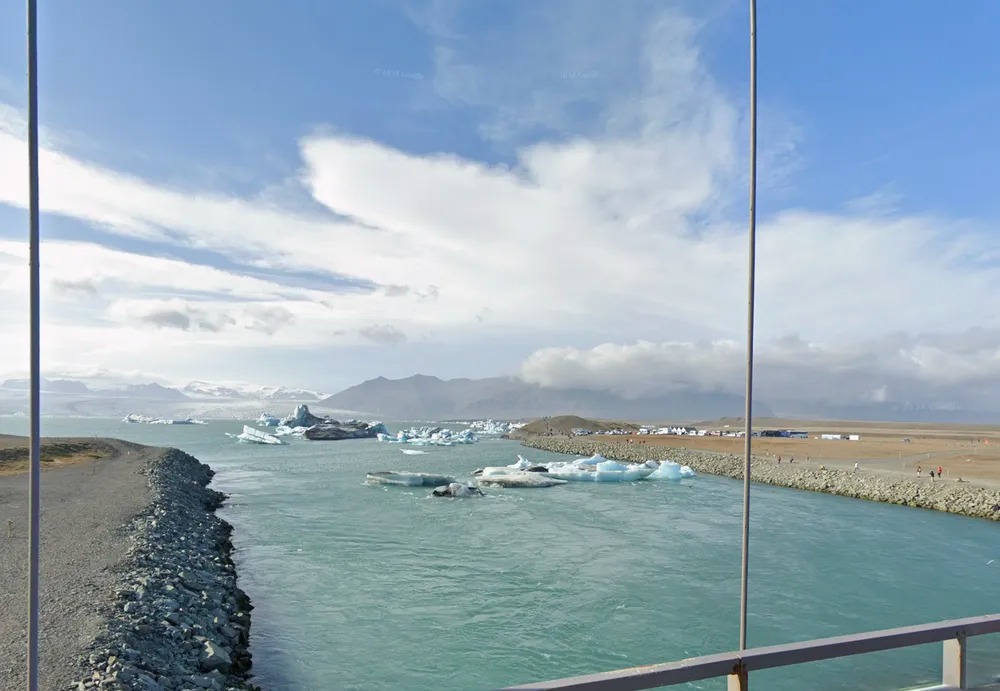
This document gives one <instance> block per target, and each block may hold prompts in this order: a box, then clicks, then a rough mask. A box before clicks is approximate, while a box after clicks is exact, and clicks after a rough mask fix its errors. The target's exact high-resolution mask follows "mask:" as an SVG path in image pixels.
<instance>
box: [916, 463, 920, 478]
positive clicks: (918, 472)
mask: <svg viewBox="0 0 1000 691" xmlns="http://www.w3.org/2000/svg"><path fill="white" fill-rule="evenodd" d="M917 477H920V466H919V465H918V466H917Z"/></svg>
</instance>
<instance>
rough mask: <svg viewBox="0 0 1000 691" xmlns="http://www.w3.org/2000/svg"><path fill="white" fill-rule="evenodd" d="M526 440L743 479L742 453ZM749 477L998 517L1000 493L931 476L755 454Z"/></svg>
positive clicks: (584, 453) (557, 448) (532, 444)
mask: <svg viewBox="0 0 1000 691" xmlns="http://www.w3.org/2000/svg"><path fill="white" fill-rule="evenodd" d="M522 444H524V445H525V446H529V447H532V448H536V449H542V450H545V451H554V452H556V453H566V454H576V455H579V456H591V455H593V454H595V453H599V454H601V455H602V456H604V457H605V458H611V459H614V460H618V461H629V462H631V463H642V462H643V461H646V460H650V459H656V460H662V459H663V458H669V459H670V460H672V461H676V462H677V463H680V464H682V465H687V466H690V467H691V468H692V469H693V470H694V471H695V472H698V473H705V474H708V475H721V476H724V477H729V478H734V479H742V478H743V464H744V459H743V456H736V455H733V454H720V453H712V452H709V451H697V450H694V449H683V448H674V447H663V446H654V445H647V444H634V443H633V444H629V443H626V442H619V441H594V440H587V439H559V438H555V437H531V438H529V439H525V440H523V441H522ZM750 479H751V480H752V481H753V482H760V483H764V484H768V485H777V486H780V487H791V488H793V489H804V490H810V491H813V492H826V493H827V494H838V495H841V496H844V497H854V498H855V499H867V500H869V501H880V502H885V503H888V504H901V505H903V506H912V507H917V508H921V509H934V510H936V511H947V512H948V513H956V514H960V515H963V516H972V517H975V518H987V519H990V520H994V521H997V520H1000V491H997V490H994V489H989V488H986V487H980V486H978V485H975V484H972V483H969V482H960V483H957V482H950V481H948V482H933V483H932V482H930V481H929V480H923V481H914V480H909V479H907V478H904V477H895V476H891V475H884V474H880V473H877V472H859V473H855V472H852V471H850V470H842V469H837V468H816V467H811V466H802V465H797V464H787V463H786V464H784V465H778V464H776V463H775V462H774V461H773V460H771V459H764V458H760V457H754V459H753V462H752V463H751V471H750Z"/></svg>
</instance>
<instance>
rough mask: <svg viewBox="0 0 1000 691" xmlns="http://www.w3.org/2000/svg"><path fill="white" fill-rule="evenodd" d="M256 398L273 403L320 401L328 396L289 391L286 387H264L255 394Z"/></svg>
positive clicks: (315, 392) (312, 392) (306, 391)
mask: <svg viewBox="0 0 1000 691" xmlns="http://www.w3.org/2000/svg"><path fill="white" fill-rule="evenodd" d="M255 393H256V395H255V398H259V399H266V400H271V401H318V400H320V399H322V398H326V394H322V393H319V392H317V391H309V390H307V389H289V388H287V387H284V386H262V387H260V388H259V389H257V391H256V392H255Z"/></svg>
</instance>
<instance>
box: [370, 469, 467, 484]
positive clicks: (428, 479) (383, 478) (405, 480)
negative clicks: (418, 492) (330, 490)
mask: <svg viewBox="0 0 1000 691" xmlns="http://www.w3.org/2000/svg"><path fill="white" fill-rule="evenodd" d="M365 481H366V482H368V483H369V484H372V485H406V486H408V487H419V486H421V485H423V486H426V487H438V486H440V485H447V484H449V483H452V482H455V478H453V477H448V476H447V475H433V474H431V473H408V472H403V471H395V470H381V471H378V472H374V473H368V474H367V475H365Z"/></svg>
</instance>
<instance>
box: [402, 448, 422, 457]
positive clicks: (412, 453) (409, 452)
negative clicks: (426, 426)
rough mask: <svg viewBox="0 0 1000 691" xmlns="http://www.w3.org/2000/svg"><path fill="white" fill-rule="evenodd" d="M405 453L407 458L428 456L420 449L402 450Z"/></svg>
mask: <svg viewBox="0 0 1000 691" xmlns="http://www.w3.org/2000/svg"><path fill="white" fill-rule="evenodd" d="M401 450H402V452H403V453H405V454H406V455H407V456H426V455H427V452H426V451H421V450H420V449H401Z"/></svg>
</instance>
